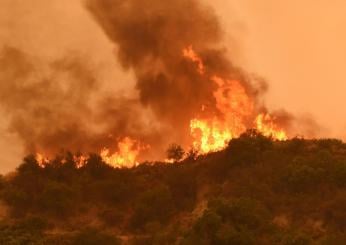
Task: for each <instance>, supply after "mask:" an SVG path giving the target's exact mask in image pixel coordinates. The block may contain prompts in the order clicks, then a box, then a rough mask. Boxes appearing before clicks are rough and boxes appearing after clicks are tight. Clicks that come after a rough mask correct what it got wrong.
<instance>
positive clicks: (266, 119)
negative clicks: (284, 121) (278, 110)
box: [255, 113, 288, 140]
mask: <svg viewBox="0 0 346 245" xmlns="http://www.w3.org/2000/svg"><path fill="white" fill-rule="evenodd" d="M255 123H256V129H257V130H258V131H259V132H261V133H262V134H263V135H264V136H267V137H272V138H273V139H276V140H287V138H288V137H287V134H286V132H285V131H284V130H282V129H280V128H279V127H278V126H277V125H276V124H275V123H274V120H273V118H272V116H271V115H269V114H264V113H262V114H259V115H258V116H257V118H256V120H255Z"/></svg>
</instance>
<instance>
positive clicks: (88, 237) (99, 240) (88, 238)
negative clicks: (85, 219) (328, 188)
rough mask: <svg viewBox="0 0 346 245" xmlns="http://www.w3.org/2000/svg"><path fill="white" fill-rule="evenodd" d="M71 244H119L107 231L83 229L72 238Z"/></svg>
mask: <svg viewBox="0 0 346 245" xmlns="http://www.w3.org/2000/svg"><path fill="white" fill-rule="evenodd" d="M71 244H72V245H101V244H102V245H120V244H121V243H120V241H119V240H118V239H117V238H116V237H114V236H112V235H109V234H107V233H104V232H101V231H99V230H95V229H85V230H83V231H81V232H79V233H78V234H77V235H75V236H74V237H73V238H72V242H71Z"/></svg>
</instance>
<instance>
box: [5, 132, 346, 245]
mask: <svg viewBox="0 0 346 245" xmlns="http://www.w3.org/2000/svg"><path fill="white" fill-rule="evenodd" d="M167 154H168V158H169V159H172V160H174V161H175V163H172V164H167V163H146V164H142V165H139V166H138V167H135V168H131V169H114V168H112V167H110V166H108V165H106V164H105V163H103V162H102V159H101V158H100V157H99V156H98V155H90V156H89V158H88V160H87V161H86V164H85V165H84V166H82V167H80V168H77V166H76V164H75V162H74V160H73V156H72V154H69V153H66V154H63V155H61V156H57V157H56V158H55V159H53V160H51V161H50V162H49V164H47V165H46V167H44V168H41V167H40V166H39V164H38V163H37V161H36V159H35V157H33V156H28V157H26V158H25V159H24V161H23V163H22V164H21V165H20V166H19V167H18V168H17V170H16V172H15V173H13V174H10V175H8V176H1V177H0V195H1V196H0V197H1V200H2V206H3V208H2V209H4V208H7V209H8V213H7V215H6V216H4V217H3V218H1V219H0V244H106V245H107V244H158V245H161V244H181V245H189V244H202V245H203V244H206V245H209V244H217V245H224V244H225V245H227V244H237V245H238V244H239V245H243V244H244V245H250V244H256V245H257V244H279V245H305V244H306V245H308V244H320V245H334V244H336V245H337V244H346V232H345V231H346V144H344V143H343V142H341V141H339V140H334V139H321V140H304V139H298V138H296V139H292V140H288V141H283V142H277V141H273V140H271V139H269V138H266V137H264V136H262V135H259V134H258V133H256V132H254V131H248V132H247V133H245V134H244V135H242V136H241V137H240V138H238V139H234V140H232V141H231V142H230V143H229V147H227V149H225V150H224V151H221V152H217V153H212V154H209V155H205V156H197V154H196V152H193V151H191V152H189V153H187V154H185V153H184V150H183V149H182V148H181V147H179V146H177V145H172V146H171V147H170V149H169V150H168V151H167ZM183 155H185V156H186V159H185V160H181V159H182V157H183Z"/></svg>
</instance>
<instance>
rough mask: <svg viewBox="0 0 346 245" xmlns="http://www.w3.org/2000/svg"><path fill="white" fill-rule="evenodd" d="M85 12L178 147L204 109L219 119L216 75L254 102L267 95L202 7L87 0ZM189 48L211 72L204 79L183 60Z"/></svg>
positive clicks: (187, 0) (183, 0)
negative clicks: (224, 42)
mask: <svg viewBox="0 0 346 245" xmlns="http://www.w3.org/2000/svg"><path fill="white" fill-rule="evenodd" d="M87 8H88V9H89V11H90V12H91V13H92V15H93V16H94V18H95V20H96V21H97V22H98V23H99V25H100V26H101V27H102V29H103V30H104V32H105V33H106V35H107V36H108V38H109V39H110V40H111V41H113V42H114V44H115V46H116V47H117V56H118V59H119V60H120V63H121V64H122V66H123V68H124V69H126V70H129V69H131V70H132V71H134V73H135V76H136V79H137V83H136V88H137V90H138V91H139V99H140V101H141V103H142V104H143V105H144V106H145V107H148V108H150V109H151V110H152V111H153V112H154V114H155V115H156V116H157V118H158V119H159V120H160V121H163V122H166V123H168V124H170V125H174V127H175V129H176V131H177V133H178V135H177V138H178V139H179V141H180V142H184V140H185V138H186V137H187V136H188V135H189V134H188V133H187V131H186V130H187V126H188V125H189V120H191V118H194V117H195V116H196V112H198V111H200V108H201V107H202V106H204V105H208V108H211V110H209V112H211V113H214V114H217V113H218V112H217V109H216V107H215V104H216V103H215V98H214V97H213V91H215V84H213V83H212V82H211V81H210V77H211V76H212V75H214V74H218V75H220V76H222V77H223V78H225V79H236V80H238V81H240V83H241V84H242V85H243V86H244V87H245V88H246V90H247V93H248V95H249V96H250V97H252V99H253V100H256V99H257V97H258V95H259V94H261V93H263V92H264V91H265V90H266V85H265V83H264V82H257V85H258V86H257V87H256V86H253V84H251V82H250V80H251V78H250V76H249V75H247V74H246V73H245V72H243V71H242V70H241V69H239V68H237V67H235V66H234V65H233V62H232V61H231V60H229V59H228V58H227V56H226V52H227V51H226V49H225V48H224V47H223V46H222V38H223V31H222V29H221V27H220V24H219V22H218V19H217V16H216V14H215V13H214V12H213V10H212V9H211V8H208V7H206V6H204V5H202V4H201V3H200V1H196V0H174V1H161V0H149V1H141V0H127V1H120V0H88V1H87ZM189 46H191V47H193V49H194V50H195V51H196V52H197V53H198V54H199V55H200V56H201V58H202V59H203V62H204V64H205V66H206V67H208V69H207V70H206V74H205V75H204V76H201V75H200V74H199V73H198V71H197V70H196V67H195V64H193V63H191V62H189V61H188V60H186V59H185V58H184V57H183V55H182V50H183V49H184V48H187V47H189ZM209 116H210V115H209Z"/></svg>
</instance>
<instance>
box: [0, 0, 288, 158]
mask: <svg viewBox="0 0 346 245" xmlns="http://www.w3.org/2000/svg"><path fill="white" fill-rule="evenodd" d="M86 7H87V9H88V10H89V11H90V13H91V14H92V16H93V18H94V19H95V20H96V22H97V23H98V24H99V25H100V26H101V28H102V29H103V31H104V33H105V34H106V35H107V37H108V38H109V39H110V40H111V41H112V42H113V43H114V46H115V47H116V49H117V57H118V59H119V61H120V64H121V65H122V67H123V69H124V70H127V71H131V72H133V73H134V75H135V78H136V91H137V92H138V94H134V95H133V96H131V97H124V96H123V95H121V94H119V93H116V92H113V91H110V93H107V94H105V93H102V92H101V91H100V86H101V83H102V82H101V81H99V79H98V78H97V75H95V68H94V67H93V66H92V64H89V63H88V62H86V60H87V59H86V58H85V57H82V56H79V55H74V54H68V55H67V56H65V57H63V58H56V59H55V60H53V61H51V62H46V61H45V62H43V61H42V60H40V59H38V58H36V57H32V56H30V55H28V54H26V53H24V52H22V51H20V50H18V49H15V48H11V47H5V48H3V49H2V50H1V52H0V67H1V70H0V109H1V110H4V111H5V113H6V114H7V115H8V116H9V129H10V130H11V131H12V132H14V133H16V134H17V135H18V136H19V137H20V138H21V139H22V140H23V142H24V144H25V148H26V150H27V152H43V153H45V154H55V153H57V152H58V151H59V150H61V149H67V150H70V151H74V152H75V151H82V152H83V153H88V152H97V151H99V150H101V149H102V148H103V147H110V148H111V149H114V150H116V147H117V141H118V140H119V139H120V138H121V137H125V136H129V137H131V138H134V139H137V140H138V141H140V142H143V143H144V144H149V145H150V146H151V148H150V152H149V151H148V152H147V153H145V154H144V155H142V159H146V158H149V159H155V158H157V157H161V156H162V155H160V153H161V154H162V153H164V149H165V148H166V147H167V145H168V144H170V143H172V142H176V143H179V144H183V145H184V146H188V144H191V138H190V133H189V122H190V120H191V119H192V118H195V117H196V116H200V115H199V113H201V108H202V106H206V107H207V108H208V110H207V113H208V116H209V117H211V116H220V115H219V114H218V113H219V112H218V109H217V108H216V102H215V98H214V96H213V91H215V89H216V87H215V86H216V84H215V83H213V82H212V81H211V79H210V78H211V77H212V76H213V75H218V76H221V77H222V78H224V79H236V80H238V81H239V82H240V83H241V84H242V85H243V86H244V87H245V89H246V92H247V94H248V95H249V96H250V97H251V99H252V100H253V101H255V102H257V103H256V108H255V110H258V111H266V109H265V107H264V106H263V104H262V103H261V101H260V99H259V98H260V95H261V94H263V93H264V92H265V91H266V89H267V86H266V84H265V82H263V81H261V80H260V79H255V78H254V77H251V76H249V75H248V74H247V73H246V72H244V71H242V70H241V69H239V68H238V67H236V66H234V65H233V62H232V60H230V59H229V58H228V57H227V55H226V49H225V48H224V47H223V46H222V36H223V32H222V29H221V27H220V25H219V22H218V19H217V16H216V15H215V13H214V12H213V11H212V10H211V9H210V8H208V7H205V6H204V5H202V4H201V3H200V2H199V1H197V0H167V1H162V0H147V1H143V0H126V1H124V0H87V5H86ZM190 46H191V47H193V49H194V50H195V51H196V52H197V53H198V54H199V55H200V56H201V57H202V59H203V62H204V63H205V67H206V69H205V74H203V75H201V74H200V73H199V72H198V70H197V69H196V64H194V63H193V62H191V61H189V60H187V59H186V58H184V57H183V49H184V48H187V47H190ZM115 82H120V81H115ZM254 84H255V85H254ZM226 92H227V91H226ZM277 115H278V118H279V120H281V121H280V124H282V125H284V124H285V123H287V124H289V121H290V120H291V119H292V117H291V116H290V115H289V114H287V113H278V114H277ZM250 123H253V118H249V127H252V124H250ZM287 127H288V126H287Z"/></svg>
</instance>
